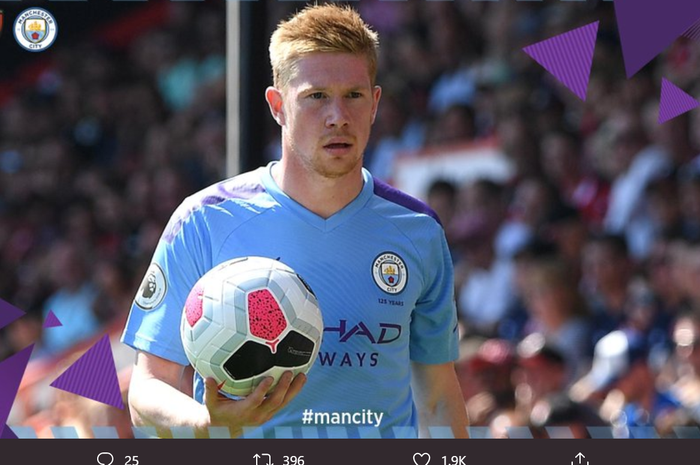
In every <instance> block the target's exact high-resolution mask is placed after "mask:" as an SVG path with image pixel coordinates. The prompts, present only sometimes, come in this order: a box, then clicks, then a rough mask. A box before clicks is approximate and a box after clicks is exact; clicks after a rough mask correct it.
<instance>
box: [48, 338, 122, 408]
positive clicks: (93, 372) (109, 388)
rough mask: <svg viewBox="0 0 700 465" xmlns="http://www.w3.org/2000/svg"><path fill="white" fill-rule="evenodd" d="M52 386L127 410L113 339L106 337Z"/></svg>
mask: <svg viewBox="0 0 700 465" xmlns="http://www.w3.org/2000/svg"><path fill="white" fill-rule="evenodd" d="M51 386H52V387H55V388H56V389H61V390H63V391H67V392H72V393H73V394H77V395H79V396H82V397H87V398H88V399H92V400H96V401H98V402H102V403H103V404H107V405H111V406H112V407H117V408H119V409H122V410H123V409H124V403H123V402H122V395H121V392H120V390H119V381H118V379H117V369H116V367H115V366H114V357H113V356H112V347H111V346H110V344H109V336H108V335H107V334H105V335H104V336H103V337H102V338H101V339H100V340H99V341H97V342H96V343H95V345H93V346H92V347H90V349H88V351H87V352H85V353H84V354H83V355H82V356H81V357H80V358H79V359H78V360H77V361H76V362H75V363H74V364H73V365H71V366H69V367H68V369H67V370H66V371H64V372H63V374H61V376H59V377H58V378H56V379H55V380H54V382H53V383H51Z"/></svg>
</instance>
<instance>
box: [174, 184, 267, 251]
mask: <svg viewBox="0 0 700 465" xmlns="http://www.w3.org/2000/svg"><path fill="white" fill-rule="evenodd" d="M249 181H250V178H249V177H248V176H245V177H244V178H243V179H239V177H236V178H232V179H228V180H226V181H222V182H220V183H217V184H214V185H212V186H209V187H207V188H206V189H204V190H202V191H200V192H198V193H196V194H194V195H193V196H191V197H188V198H187V199H185V201H184V202H183V203H182V204H181V205H180V206H179V207H178V209H177V210H176V211H175V213H174V214H173V216H172V217H171V218H170V221H169V222H168V225H167V226H166V227H165V230H164V231H163V236H162V237H161V240H163V241H165V242H167V243H168V244H172V242H173V239H175V236H177V234H178V233H179V232H180V230H181V229H182V225H183V224H184V223H185V221H187V219H188V218H189V217H190V216H191V215H192V213H194V212H195V211H197V210H199V209H200V208H202V207H204V206H206V205H218V204H220V203H223V202H225V201H227V200H231V199H241V200H247V199H251V198H253V197H255V196H256V195H258V194H260V193H262V192H265V187H263V185H262V184H261V183H260V182H259V181H257V182H249Z"/></svg>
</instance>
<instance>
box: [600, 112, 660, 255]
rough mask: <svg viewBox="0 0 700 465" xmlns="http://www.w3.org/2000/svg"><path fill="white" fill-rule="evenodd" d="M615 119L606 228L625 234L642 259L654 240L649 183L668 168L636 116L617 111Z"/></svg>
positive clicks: (633, 253)
mask: <svg viewBox="0 0 700 465" xmlns="http://www.w3.org/2000/svg"><path fill="white" fill-rule="evenodd" d="M613 121H614V125H615V127H614V131H615V132H614V140H613V151H612V155H613V157H612V173H613V176H614V180H613V181H612V187H611V190H610V206H609V208H608V212H607V215H606V217H605V229H606V231H608V232H611V233H615V234H624V235H625V236H626V238H627V241H628V243H629V250H630V253H631V255H632V256H633V257H635V258H645V257H646V256H647V255H648V254H649V252H650V250H651V243H652V241H653V222H652V220H651V218H650V217H649V212H648V210H647V205H646V199H645V190H646V188H647V186H648V184H649V183H650V182H651V181H652V180H653V179H654V178H655V177H657V176H658V175H659V173H661V172H663V170H664V169H666V168H668V167H669V161H668V158H667V154H666V152H665V151H663V150H662V149H661V148H659V147H658V146H655V145H651V144H650V143H649V140H648V137H647V134H646V133H645V131H644V128H643V126H642V124H641V122H640V121H639V119H638V118H637V117H635V116H634V115H632V114H631V113H629V112H628V113H620V114H619V115H616V119H614V120H613Z"/></svg>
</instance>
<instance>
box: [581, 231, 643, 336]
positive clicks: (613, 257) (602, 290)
mask: <svg viewBox="0 0 700 465" xmlns="http://www.w3.org/2000/svg"><path fill="white" fill-rule="evenodd" d="M582 263H583V271H582V275H583V277H582V287H583V290H584V293H585V296H586V298H587V301H588V305H589V307H590V309H591V312H592V318H593V328H594V329H593V342H597V341H598V340H599V339H600V338H601V337H603V336H604V335H605V334H607V333H609V332H610V331H613V330H615V329H618V328H619V327H620V326H621V325H622V324H623V323H624V321H625V303H626V302H627V299H628V297H629V296H628V291H629V284H630V280H631V277H632V264H631V261H630V258H629V256H628V251H627V241H626V240H625V238H624V237H623V236H619V235H612V234H605V235H599V236H595V237H592V238H591V239H590V240H589V241H588V243H587V244H586V246H585V247H584V250H583V262H582Z"/></svg>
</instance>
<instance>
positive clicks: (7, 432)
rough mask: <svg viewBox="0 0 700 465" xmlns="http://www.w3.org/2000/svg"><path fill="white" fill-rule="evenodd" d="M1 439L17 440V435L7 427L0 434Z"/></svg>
mask: <svg viewBox="0 0 700 465" xmlns="http://www.w3.org/2000/svg"><path fill="white" fill-rule="evenodd" d="M0 439H17V435H16V434H15V432H14V431H12V430H11V429H10V427H9V426H7V425H5V428H4V429H3V430H2V433H0Z"/></svg>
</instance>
